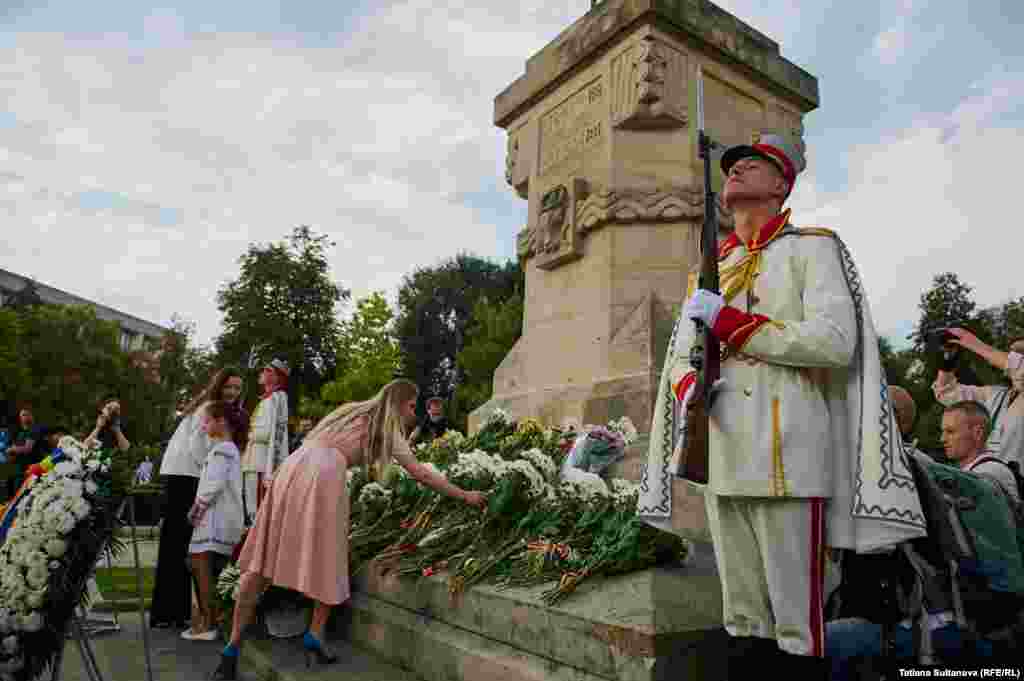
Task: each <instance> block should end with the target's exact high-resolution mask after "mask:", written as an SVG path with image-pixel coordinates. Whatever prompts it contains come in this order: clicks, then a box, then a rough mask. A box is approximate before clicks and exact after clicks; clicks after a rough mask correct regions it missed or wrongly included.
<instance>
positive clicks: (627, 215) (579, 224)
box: [575, 187, 732, 235]
mask: <svg viewBox="0 0 1024 681" xmlns="http://www.w3.org/2000/svg"><path fill="white" fill-rule="evenodd" d="M719 196H720V195H716V205H717V206H718V220H719V225H720V226H721V227H731V226H732V216H731V215H729V214H728V212H727V211H726V210H725V208H724V206H722V204H721V200H720V198H719ZM703 219H704V190H703V189H700V188H698V187H672V188H667V189H625V188H623V189H613V188H609V187H595V188H594V189H593V190H592V191H591V192H590V195H589V196H588V197H587V198H586V199H585V200H584V201H583V202H582V203H581V204H579V205H578V206H577V208H576V220H575V221H576V231H577V232H578V233H579V234H581V235H582V234H586V233H587V232H589V231H591V230H594V229H597V228H599V227H601V226H603V225H605V224H607V223H611V222H674V221H677V220H687V221H690V220H703Z"/></svg>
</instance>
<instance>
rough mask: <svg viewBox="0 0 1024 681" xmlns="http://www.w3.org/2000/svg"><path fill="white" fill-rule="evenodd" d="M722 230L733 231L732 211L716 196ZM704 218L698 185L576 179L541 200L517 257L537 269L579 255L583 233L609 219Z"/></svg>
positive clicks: (610, 221) (520, 238) (521, 237)
mask: <svg viewBox="0 0 1024 681" xmlns="http://www.w3.org/2000/svg"><path fill="white" fill-rule="evenodd" d="M715 205H716V207H717V213H718V224H719V228H720V230H721V231H728V230H730V229H732V226H733V221H732V215H731V214H730V213H729V212H728V211H727V210H726V209H725V207H724V206H723V205H722V203H721V195H720V194H717V195H716V201H715ZM703 219H704V190H703V189H702V188H699V187H692V186H690V187H669V188H663V189H662V188H657V189H638V188H619V189H615V188H609V187H602V186H599V185H592V184H591V183H589V182H587V181H586V180H583V179H581V178H575V179H573V181H572V182H570V183H569V184H568V185H559V186H557V187H555V188H553V189H552V190H551V191H549V192H548V193H547V194H545V196H544V197H543V198H542V201H541V207H540V212H539V214H538V216H537V219H536V221H535V222H534V223H533V224H531V225H529V226H528V227H527V228H526V229H525V230H523V231H522V232H520V233H519V236H518V240H517V249H516V250H517V252H518V254H519V257H520V258H523V259H527V258H534V257H535V258H536V259H537V266H538V267H540V268H541V269H545V270H548V269H554V268H556V267H558V266H560V265H563V264H565V263H567V262H571V261H572V260H576V259H578V258H580V257H582V255H583V250H582V242H583V237H584V236H585V235H586V234H587V233H588V232H591V231H593V230H595V229H600V228H601V227H603V226H604V225H607V224H613V223H619V224H623V223H631V222H677V221H684V222H697V221H700V220H703Z"/></svg>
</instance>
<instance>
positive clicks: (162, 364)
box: [158, 315, 217, 407]
mask: <svg viewBox="0 0 1024 681" xmlns="http://www.w3.org/2000/svg"><path fill="white" fill-rule="evenodd" d="M195 329H196V327H195V323H194V322H191V321H189V320H186V319H184V318H182V317H180V316H177V315H175V316H172V317H171V329H170V331H168V332H167V333H166V334H165V335H164V338H163V339H162V340H161V342H160V347H159V350H158V353H159V373H160V385H161V386H162V388H163V390H164V391H166V392H167V393H168V394H169V395H171V396H172V397H173V400H174V405H175V406H176V407H177V406H180V405H182V404H184V403H187V402H188V401H189V400H191V399H192V397H194V396H195V395H197V394H199V392H200V391H201V390H202V389H203V388H204V387H206V384H207V383H208V382H209V381H210V379H211V378H212V377H213V373H214V371H216V369H217V367H216V366H215V357H214V356H213V352H212V351H211V350H210V349H209V348H206V347H200V346H198V345H196V343H195Z"/></svg>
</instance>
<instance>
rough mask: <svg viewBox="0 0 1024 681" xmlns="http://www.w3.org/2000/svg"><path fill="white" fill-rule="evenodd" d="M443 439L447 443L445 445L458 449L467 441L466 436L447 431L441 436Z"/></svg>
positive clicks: (455, 431) (454, 431)
mask: <svg viewBox="0 0 1024 681" xmlns="http://www.w3.org/2000/svg"><path fill="white" fill-rule="evenodd" d="M441 439H442V440H444V441H445V444H448V445H450V446H452V447H458V446H459V445H461V444H462V443H463V442H465V441H466V436H465V435H463V434H462V433H460V432H459V431H457V430H446V431H445V432H444V435H442V436H441Z"/></svg>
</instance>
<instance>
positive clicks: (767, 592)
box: [705, 493, 825, 657]
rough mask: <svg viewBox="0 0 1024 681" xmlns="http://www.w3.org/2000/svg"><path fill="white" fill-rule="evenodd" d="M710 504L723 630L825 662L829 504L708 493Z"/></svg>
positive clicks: (707, 502)
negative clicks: (771, 642)
mask: <svg viewBox="0 0 1024 681" xmlns="http://www.w3.org/2000/svg"><path fill="white" fill-rule="evenodd" d="M705 505H706V507H707V512H708V525H709V529H710V530H711V536H712V538H713V539H714V543H715V560H716V562H717V563H718V574H719V578H720V580H721V582H722V614H723V619H724V624H725V629H726V631H728V632H729V634H730V635H732V636H756V637H759V638H774V639H776V640H777V641H778V644H779V648H781V649H782V650H784V651H785V652H787V653H793V654H795V655H811V656H814V657H822V656H824V649H825V640H824V622H823V619H824V607H825V598H824V589H825V585H824V571H825V503H824V499H820V498H813V499H812V498H808V499H792V498H790V499H762V498H752V497H725V496H717V495H714V494H711V493H707V494H706V495H705Z"/></svg>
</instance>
